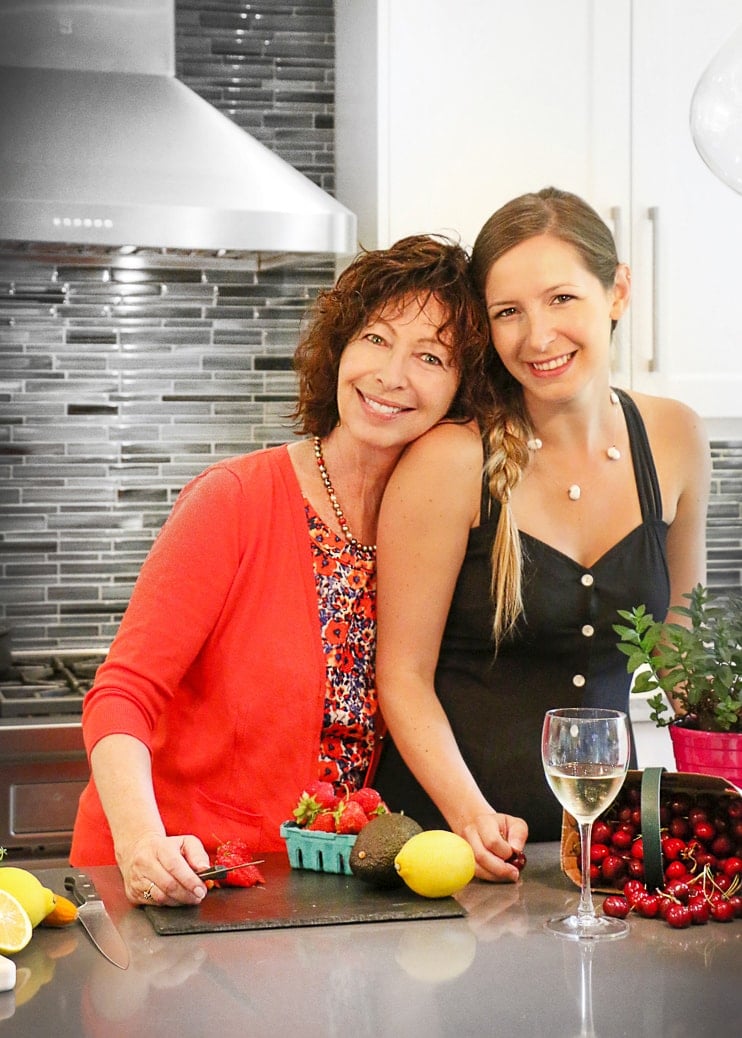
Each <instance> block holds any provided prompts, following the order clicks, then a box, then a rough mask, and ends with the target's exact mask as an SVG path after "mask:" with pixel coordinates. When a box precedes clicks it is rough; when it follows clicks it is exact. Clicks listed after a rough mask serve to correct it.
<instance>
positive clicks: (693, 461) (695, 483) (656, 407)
mask: <svg viewBox="0 0 742 1038" xmlns="http://www.w3.org/2000/svg"><path fill="white" fill-rule="evenodd" d="M629 395H630V396H631V398H632V399H633V400H634V402H635V404H636V406H637V407H638V409H639V413H640V414H641V416H642V418H643V419H644V424H645V426H646V429H647V435H648V437H649V443H650V446H651V449H652V455H653V457H654V461H655V464H656V466H657V470H658V472H659V474H660V480H661V482H662V484H663V498H665V499H666V500H668V502H669V500H670V499H671V497H672V496H679V495H680V494H682V493H683V492H684V491H687V490H689V489H691V490H692V491H693V493H694V494H696V493H698V492H699V488H704V490H703V493H704V494H705V493H706V489H705V488H707V487H708V484H709V481H710V477H711V449H710V444H709V438H708V433H707V431H706V428H705V425H704V422H703V419H702V418H701V417H700V416H699V415H698V414H696V412H695V411H694V410H693V408H691V407H688V405H687V404H684V403H682V402H681V401H680V400H673V399H671V398H669V397H660V396H650V395H648V394H645V393H634V392H632V393H630V394H629ZM670 490H672V491H674V494H673V493H669V494H668V491H670Z"/></svg>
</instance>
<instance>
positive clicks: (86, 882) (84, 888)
mask: <svg viewBox="0 0 742 1038" xmlns="http://www.w3.org/2000/svg"><path fill="white" fill-rule="evenodd" d="M64 887H65V890H68V891H69V892H70V893H71V894H72V897H73V899H74V900H75V902H76V903H77V904H78V905H84V904H86V903H87V902H88V901H100V897H99V896H98V891H97V890H96V889H95V886H94V885H93V881H92V880H91V879H90V878H89V877H88V876H86V875H85V873H84V872H76V873H75V874H74V875H72V876H65V879H64Z"/></svg>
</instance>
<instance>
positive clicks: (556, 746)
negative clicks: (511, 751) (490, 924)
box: [541, 707, 630, 940]
mask: <svg viewBox="0 0 742 1038" xmlns="http://www.w3.org/2000/svg"><path fill="white" fill-rule="evenodd" d="M629 746H630V740H629V725H628V720H627V718H626V714H625V713H622V712H621V711H620V710H598V709H593V708H590V707H568V708H565V709H562V710H549V711H548V712H547V714H546V716H545V718H544V728H543V734H542V738H541V759H542V761H543V765H544V774H545V775H546V780H547V782H548V783H549V785H550V786H551V789H552V791H553V793H554V796H555V797H556V798H557V800H558V801H559V803H560V804H561V805H562V807H563V808H564V809H565V811H568V812H569V813H570V814H571V815H572V816H573V818H574V819H575V821H576V822H577V824H578V826H579V829H580V859H581V870H580V874H581V887H580V903H579V905H578V907H577V911H576V913H574V914H573V915H566V916H561V917H559V918H558V919H550V920H549V921H548V922H547V924H546V926H547V929H549V930H551V931H552V932H553V933H556V934H559V936H561V937H570V938H572V939H574V940H579V939H580V938H588V939H596V938H603V939H605V938H611V937H612V938H616V937H624V936H625V935H626V934H627V933H628V932H629V926H628V923H626V922H624V920H623V919H612V918H608V917H607V916H600V915H597V914H596V912H595V907H594V905H593V899H592V892H591V890H590V839H591V835H592V827H593V822H594V821H595V819H596V818H597V817H598V815H599V814H602V812H603V811H605V809H606V808H607V807H609V806H610V805H611V804H612V803H613V801H614V800H615V799H616V796H617V795H618V791H619V790H620V789H621V786H622V785H623V781H624V778H625V777H626V770H627V768H628V766H629Z"/></svg>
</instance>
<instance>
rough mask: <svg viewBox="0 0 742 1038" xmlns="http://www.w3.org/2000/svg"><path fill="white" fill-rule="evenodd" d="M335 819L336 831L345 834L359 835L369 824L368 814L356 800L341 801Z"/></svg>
mask: <svg viewBox="0 0 742 1038" xmlns="http://www.w3.org/2000/svg"><path fill="white" fill-rule="evenodd" d="M335 818H336V822H335V831H336V832H338V833H344V834H350V833H359V832H360V831H361V829H363V827H364V825H368V822H369V819H368V818H367V817H366V812H365V811H364V810H363V808H362V807H361V805H360V804H359V803H357V802H356V801H354V800H343V801H341V802H340V805H339V806H338V809H337V812H336V815H335Z"/></svg>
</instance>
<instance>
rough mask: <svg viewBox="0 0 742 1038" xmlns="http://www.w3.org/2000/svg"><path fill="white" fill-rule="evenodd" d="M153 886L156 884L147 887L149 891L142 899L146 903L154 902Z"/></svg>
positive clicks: (146, 891) (145, 892)
mask: <svg viewBox="0 0 742 1038" xmlns="http://www.w3.org/2000/svg"><path fill="white" fill-rule="evenodd" d="M153 886H154V883H150V885H149V886H148V887H147V889H146V890H145V891H144V893H143V894H142V897H143V898H144V900H145V901H151V900H152V887H153Z"/></svg>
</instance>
